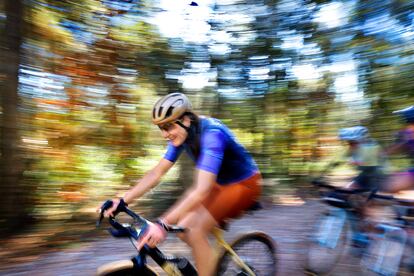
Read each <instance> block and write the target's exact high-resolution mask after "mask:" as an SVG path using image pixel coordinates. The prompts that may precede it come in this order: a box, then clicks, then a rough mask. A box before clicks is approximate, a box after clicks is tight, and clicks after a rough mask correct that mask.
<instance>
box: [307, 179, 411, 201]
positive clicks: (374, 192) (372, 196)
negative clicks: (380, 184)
mask: <svg viewBox="0 0 414 276" xmlns="http://www.w3.org/2000/svg"><path fill="white" fill-rule="evenodd" d="M311 183H312V184H313V185H314V186H318V187H320V188H326V189H330V190H333V191H335V192H339V193H343V194H358V193H364V192H371V194H370V195H369V197H368V198H369V199H382V200H388V201H393V202H396V203H398V204H401V205H405V206H413V207H414V200H412V199H404V198H398V197H395V196H392V195H384V194H379V193H378V192H379V191H378V189H352V190H348V189H343V188H340V187H336V186H333V185H331V184H328V183H327V182H326V181H324V180H323V179H321V178H317V179H314V180H312V181H311Z"/></svg>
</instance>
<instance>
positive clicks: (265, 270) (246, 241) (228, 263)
mask: <svg viewBox="0 0 414 276" xmlns="http://www.w3.org/2000/svg"><path fill="white" fill-rule="evenodd" d="M230 245H231V247H232V249H233V250H234V251H235V252H236V254H237V255H238V256H239V257H240V259H241V260H242V261H243V262H244V263H245V264H246V265H247V266H248V267H249V268H250V269H251V270H252V271H253V272H254V273H255V275H257V276H272V275H276V256H275V253H276V244H275V243H274V241H273V239H272V238H271V237H269V236H268V235H267V234H265V233H263V232H252V233H248V234H244V235H242V236H240V237H239V238H237V239H236V240H234V241H233V242H232V243H231V244H230ZM216 275H226V276H228V275H229V276H232V275H239V276H242V275H249V274H248V273H247V272H246V271H244V270H243V269H242V268H241V267H239V266H238V265H237V263H236V262H235V261H234V260H233V258H232V255H231V254H230V253H229V252H228V251H225V252H224V253H223V255H222V256H221V258H220V259H219V261H218V263H217V269H216Z"/></svg>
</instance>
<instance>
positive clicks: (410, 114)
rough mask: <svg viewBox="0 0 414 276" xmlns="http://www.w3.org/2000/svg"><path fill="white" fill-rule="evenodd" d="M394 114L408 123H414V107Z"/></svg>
mask: <svg viewBox="0 0 414 276" xmlns="http://www.w3.org/2000/svg"><path fill="white" fill-rule="evenodd" d="M393 113H395V114H398V115H400V116H401V117H402V118H403V119H404V120H405V121H406V122H407V123H414V105H412V106H410V107H407V108H404V109H401V110H397V111H394V112H393Z"/></svg>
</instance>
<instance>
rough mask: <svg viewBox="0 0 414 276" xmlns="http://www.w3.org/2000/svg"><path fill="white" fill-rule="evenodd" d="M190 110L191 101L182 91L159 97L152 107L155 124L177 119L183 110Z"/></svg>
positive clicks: (182, 113)
mask: <svg viewBox="0 0 414 276" xmlns="http://www.w3.org/2000/svg"><path fill="white" fill-rule="evenodd" d="M190 111H191V103H190V101H189V100H188V98H187V97H186V96H185V95H184V94H182V93H171V94H168V95H166V96H164V97H162V98H161V99H159V100H158V101H157V102H156V103H155V104H154V107H153V109H152V122H153V123H154V124H155V125H159V124H164V123H169V122H172V121H176V120H178V119H179V118H180V117H181V116H182V115H184V113H185V112H190Z"/></svg>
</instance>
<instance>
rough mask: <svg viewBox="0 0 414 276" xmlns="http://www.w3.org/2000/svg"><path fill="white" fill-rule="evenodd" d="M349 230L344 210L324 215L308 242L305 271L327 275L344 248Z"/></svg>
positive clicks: (335, 210) (336, 210)
mask: <svg viewBox="0 0 414 276" xmlns="http://www.w3.org/2000/svg"><path fill="white" fill-rule="evenodd" d="M349 230H350V223H349V221H348V220H347V216H346V211H345V210H343V209H332V210H331V211H329V212H328V213H327V214H326V215H324V216H323V217H322V218H321V220H320V221H319V222H318V224H317V226H316V230H315V232H314V233H315V234H314V235H313V237H312V238H311V239H310V241H309V245H308V252H307V260H306V264H305V271H306V272H308V273H310V274H316V275H329V274H330V273H331V272H332V271H333V270H334V268H335V266H336V264H337V263H338V262H339V260H340V259H341V256H342V254H343V252H344V250H345V248H346V245H347V242H348V233H349Z"/></svg>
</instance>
